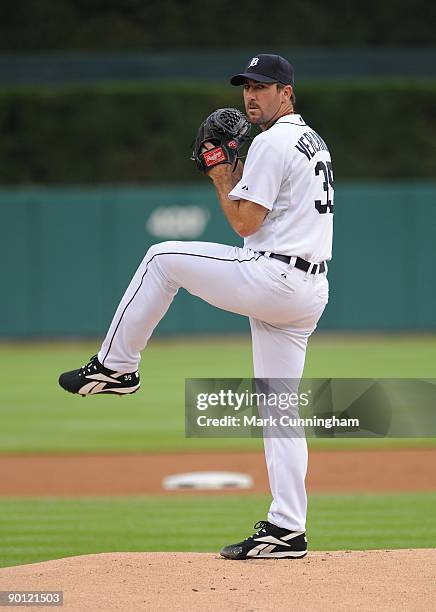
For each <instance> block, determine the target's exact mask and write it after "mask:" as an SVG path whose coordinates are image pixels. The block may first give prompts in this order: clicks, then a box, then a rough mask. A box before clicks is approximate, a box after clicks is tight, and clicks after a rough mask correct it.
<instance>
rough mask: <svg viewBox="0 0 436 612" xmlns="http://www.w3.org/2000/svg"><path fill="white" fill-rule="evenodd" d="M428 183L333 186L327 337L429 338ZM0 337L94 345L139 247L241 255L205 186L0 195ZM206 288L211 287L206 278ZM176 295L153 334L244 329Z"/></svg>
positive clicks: (435, 226) (432, 297)
mask: <svg viewBox="0 0 436 612" xmlns="http://www.w3.org/2000/svg"><path fill="white" fill-rule="evenodd" d="M435 204H436V182H380V183H375V182H374V183H369V182H362V183H357V182H350V183H346V182H345V183H341V184H337V185H336V193H335V241H334V257H333V260H332V262H331V264H330V270H329V280H330V287H331V293H330V303H329V305H328V307H327V309H326V312H325V314H324V316H323V318H322V320H321V322H320V325H319V328H320V329H324V330H357V331H359V330H360V331H361V330H403V329H404V330H426V329H435V328H436V283H435V276H436V275H435V271H434V258H435V257H434V256H435V244H436V240H435V238H436V205H435ZM0 214H1V232H0V234H1V242H0V244H1V257H0V269H1V278H2V299H1V301H0V337H2V338H45V337H49V338H50V337H87V336H101V335H102V334H104V332H105V330H106V328H107V326H108V325H109V323H110V321H111V318H112V315H113V313H114V310H115V307H116V306H117V304H118V301H119V299H120V298H121V296H122V294H123V292H124V289H125V288H126V287H127V285H128V283H129V281H130V278H131V276H132V275H133V273H134V271H135V269H136V267H137V265H138V263H139V262H140V261H141V259H142V258H143V256H144V254H145V252H146V251H147V248H148V247H149V246H150V245H151V244H153V243H156V242H162V241H165V240H193V241H195V240H201V241H211V242H222V243H226V244H235V245H241V244H242V239H241V238H239V237H238V236H237V235H236V234H234V232H233V231H232V230H231V229H230V227H229V226H228V224H227V221H226V220H225V218H224V216H223V214H222V212H221V210H220V207H219V204H218V202H217V200H216V197H215V194H214V190H213V188H212V186H211V185H209V184H208V183H206V182H205V184H204V185H200V184H192V185H189V184H186V183H184V184H180V185H174V184H171V185H159V186H153V187H134V186H131V187H129V186H125V187H120V186H117V187H107V186H106V187H95V188H78V187H74V188H73V187H71V188H41V189H37V188H28V189H27V188H26V189H18V188H14V189H2V190H0ZM211 282H213V278H211ZM248 329H249V327H248V322H247V320H246V319H245V318H244V317H241V316H238V315H234V314H231V313H227V312H223V311H220V310H218V309H215V308H213V307H211V306H209V305H208V304H206V303H204V302H202V301H201V300H200V299H198V298H194V297H192V296H190V295H189V294H188V293H187V292H186V291H184V290H181V291H179V294H178V295H177V297H176V299H175V302H174V303H173V305H172V306H171V308H170V311H169V312H168V314H167V316H166V317H165V319H164V320H163V321H162V322H161V323H160V324H159V326H158V329H157V333H159V334H171V333H178V334H195V333H203V332H212V333H221V332H239V331H248Z"/></svg>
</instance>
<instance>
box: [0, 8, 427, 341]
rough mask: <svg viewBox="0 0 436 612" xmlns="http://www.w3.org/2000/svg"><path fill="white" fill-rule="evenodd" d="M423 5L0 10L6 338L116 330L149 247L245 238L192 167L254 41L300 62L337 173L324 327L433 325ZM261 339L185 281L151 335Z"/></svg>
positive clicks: (306, 96)
mask: <svg viewBox="0 0 436 612" xmlns="http://www.w3.org/2000/svg"><path fill="white" fill-rule="evenodd" d="M429 6H430V5H429V3H428V2H425V1H424V0H417V1H416V2H414V3H412V4H410V3H406V2H403V1H401V0H391V1H390V2H387V3H385V4H383V5H380V4H379V3H378V2H375V0H370V1H368V2H366V3H365V6H364V7H362V5H361V4H359V3H349V2H344V1H340V0H338V1H333V2H329V3H328V4H326V3H323V2H319V1H314V2H311V3H307V2H306V1H304V0H297V1H295V2H293V3H290V4H289V3H288V4H286V3H283V2H279V1H277V0H271V1H270V2H269V3H268V5H265V3H260V2H247V1H245V0H242V1H241V2H238V3H236V4H235V3H233V2H229V1H227V0H224V1H222V2H220V3H207V5H205V3H204V2H200V1H197V0H192V1H188V2H184V3H180V2H178V1H176V0H166V1H160V2H157V1H153V0H152V1H149V2H142V1H139V0H117V2H114V1H113V0H105V1H104V2H103V1H102V0H58V1H57V2H56V3H53V2H49V0H20V1H19V2H15V3H3V4H2V6H1V8H0V126H1V140H0V185H1V187H0V218H1V224H0V225H1V230H0V231H1V242H0V244H1V252H2V256H1V258H0V271H1V277H2V286H3V299H2V300H1V303H0V337H2V338H7V339H16V338H20V339H29V338H32V339H35V338H36V339H38V338H58V337H61V338H68V337H70V338H83V337H95V336H100V335H102V334H104V332H105V330H106V328H107V326H108V324H109V322H110V320H111V318H112V314H113V311H114V308H115V306H116V305H117V303H118V301H119V299H120V297H121V295H122V293H123V291H124V289H125V287H126V286H127V284H128V282H129V279H130V277H131V275H132V274H133V272H134V270H135V269H136V267H137V265H138V263H139V261H140V260H141V259H142V257H143V255H144V253H145V251H146V250H147V248H148V247H149V246H150V245H151V244H153V243H155V242H160V241H163V240H171V239H181V240H207V241H216V242H223V243H228V244H241V243H242V240H241V239H239V237H238V236H236V235H235V234H234V233H233V232H232V230H231V229H230V228H229V226H228V225H227V223H226V221H225V219H224V218H223V215H222V213H221V212H220V210H219V206H218V204H217V201H216V198H215V196H214V191H213V189H212V187H211V185H210V184H209V181H208V180H207V179H205V178H204V177H202V176H200V175H199V174H198V173H197V171H196V169H195V167H194V164H193V162H191V161H190V159H189V157H190V152H191V144H192V141H193V139H194V136H195V133H196V130H197V127H198V125H199V123H200V122H201V121H202V120H203V118H204V117H205V116H206V115H207V114H209V113H210V112H211V111H212V110H214V109H215V108H218V107H220V106H227V105H232V106H238V107H240V108H243V104H242V98H241V95H242V92H241V90H240V88H233V87H231V86H230V85H229V83H228V77H229V75H232V74H234V73H235V72H237V71H239V70H241V69H242V68H243V67H244V65H245V64H246V62H247V60H248V59H249V58H250V57H251V56H253V55H255V54H256V53H259V52H274V53H280V54H282V55H284V56H285V57H287V58H288V59H289V60H290V61H291V62H292V63H293V65H294V67H295V72H296V85H295V92H296V96H297V111H298V112H300V113H301V114H302V115H303V116H304V118H305V120H306V122H307V123H308V124H309V125H311V126H312V127H313V128H314V129H315V130H317V131H318V132H319V133H320V134H321V135H322V136H323V138H324V139H325V140H326V141H327V143H328V144H329V148H330V151H331V153H332V157H333V162H334V171H335V188H336V205H335V245H334V258H333V261H332V263H331V267H330V281H331V287H332V294H331V301H330V304H329V306H328V309H327V310H326V312H325V314H324V316H323V318H322V320H321V322H320V326H319V327H320V329H322V330H329V331H350V330H351V331H353V330H356V331H366V330H376V331H382V332H384V331H403V330H407V331H425V332H427V331H434V329H435V326H436V286H435V282H434V278H435V274H434V271H433V260H434V255H435V248H434V244H435V236H436V206H435V197H436V113H435V108H436V105H435V101H436V98H435V94H436V40H435V34H434V28H433V24H432V20H431V19H428V17H427V13H428V10H427V9H428V8H429ZM204 332H212V333H223V332H248V324H247V321H246V320H245V319H244V318H243V317H240V316H237V315H232V314H229V313H225V312H221V311H218V310H216V309H212V308H211V307H209V306H208V305H207V304H204V303H202V302H201V301H200V300H197V299H194V298H191V297H190V296H189V295H187V294H186V292H185V291H183V290H182V291H180V292H179V295H178V296H177V298H176V301H175V304H174V305H173V307H172V308H171V309H170V312H169V313H168V315H167V316H166V318H165V319H164V321H162V323H161V324H160V325H159V327H158V330H157V334H161V335H162V334H165V335H169V334H170V335H172V334H189V335H191V334H195V333H204Z"/></svg>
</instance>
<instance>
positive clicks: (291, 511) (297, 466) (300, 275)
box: [98, 241, 328, 531]
mask: <svg viewBox="0 0 436 612" xmlns="http://www.w3.org/2000/svg"><path fill="white" fill-rule="evenodd" d="M180 287H183V288H185V289H186V290H187V291H189V293H191V294H192V295H196V296H198V297H200V298H202V299H203V300H205V301H206V302H209V303H210V304H212V305H213V306H217V307H218V308H222V309H224V310H228V311H230V312H235V313H238V314H241V315H246V316H248V317H249V318H250V325H251V334H252V345H253V365H254V376H255V377H256V378H286V379H297V380H299V379H300V378H301V376H302V373H303V368H304V359H305V354H306V346H307V341H308V338H309V336H310V335H311V333H312V332H313V331H314V329H315V327H316V324H317V322H318V320H319V318H320V316H321V314H322V312H323V310H324V307H325V305H326V303H327V301H328V281H327V278H326V275H325V274H306V273H305V272H302V271H301V270H298V269H296V268H293V267H291V266H288V265H287V264H285V263H283V262H281V261H278V260H276V259H270V258H269V257H265V256H262V255H260V254H259V253H257V252H255V251H252V250H251V249H246V248H238V247H231V246H225V245H221V244H215V243H208V242H175V241H174V242H173V241H171V242H163V243H160V244H156V245H154V246H152V247H151V248H150V249H149V250H148V251H147V253H146V255H145V257H144V259H143V261H142V263H141V264H140V266H139V268H138V270H137V271H136V273H135V275H134V276H133V279H132V281H131V283H130V285H129V286H128V288H127V290H126V292H125V294H124V296H123V298H122V300H121V302H120V305H119V306H118V309H117V311H116V313H115V316H114V318H113V321H112V323H111V326H110V328H109V331H108V333H107V336H106V338H105V340H104V341H103V344H102V347H101V350H100V352H99V354H98V359H99V361H100V362H101V363H102V364H103V365H104V366H105V367H107V368H109V369H112V370H116V371H118V372H133V371H135V370H136V369H137V368H138V365H139V361H140V353H141V351H142V350H143V349H144V348H145V346H146V344H147V341H148V339H149V338H150V336H151V334H152V333H153V330H154V328H155V327H156V325H157V324H158V323H159V321H160V320H161V319H162V317H163V316H164V315H165V313H166V312H167V310H168V308H169V306H170V304H171V302H172V300H173V298H174V296H175V295H176V293H177V291H178V289H179V288H180ZM264 448H265V456H266V463H267V468H268V476H269V482H270V487H271V493H272V496H273V501H272V504H271V507H270V510H269V513H268V520H269V521H270V522H271V523H273V524H274V525H277V526H278V527H283V528H285V529H290V530H293V531H304V530H305V522H306V510H307V496H306V489H305V477H306V471H307V444H306V440H305V439H304V438H298V437H296V438H291V437H281V438H265V439H264Z"/></svg>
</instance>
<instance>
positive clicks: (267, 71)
mask: <svg viewBox="0 0 436 612" xmlns="http://www.w3.org/2000/svg"><path fill="white" fill-rule="evenodd" d="M246 79H252V80H253V81H259V82H260V83H283V85H293V84H294V69H293V68H292V66H291V64H290V63H289V62H288V60H285V58H284V57H281V55H270V54H267V53H260V54H259V55H255V56H254V57H252V58H251V60H250V61H249V62H248V64H247V66H246V68H245V71H244V72H241V74H235V76H233V77H232V78H231V79H230V83H231V84H232V85H243V84H244V83H245V80H246Z"/></svg>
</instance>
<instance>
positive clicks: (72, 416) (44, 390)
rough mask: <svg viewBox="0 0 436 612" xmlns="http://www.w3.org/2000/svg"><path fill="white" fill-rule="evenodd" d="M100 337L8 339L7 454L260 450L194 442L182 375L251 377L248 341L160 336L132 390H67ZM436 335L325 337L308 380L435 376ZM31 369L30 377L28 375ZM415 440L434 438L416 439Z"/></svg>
mask: <svg viewBox="0 0 436 612" xmlns="http://www.w3.org/2000/svg"><path fill="white" fill-rule="evenodd" d="M96 349H97V342H95V343H92V344H91V343H65V344H62V343H52V344H50V343H47V344H3V345H0V371H1V372H2V376H3V379H4V380H5V381H7V384H5V385H4V386H3V390H2V400H1V411H0V414H1V428H0V452H1V453H8V454H10V453H38V452H44V453H47V452H53V453H54V452H60V453H82V452H133V451H157V450H160V451H171V450H203V449H209V450H212V449H222V450H226V449H254V448H260V447H261V441H259V440H247V439H233V440H231V439H205V440H201V439H186V438H185V437H184V381H185V378H201V377H212V378H215V377H222V378H224V377H229V378H230V377H239V376H241V377H248V376H250V375H251V352H250V342H249V339H248V338H245V337H241V338H229V339H217V338H208V339H202V340H201V339H200V340H195V341H194V340H193V341H190V342H187V341H184V340H178V341H156V342H154V343H152V344H151V345H150V347H149V348H148V349H147V350H146V351H144V354H143V359H142V364H141V375H142V389H141V390H140V392H138V393H137V394H135V395H134V396H131V397H127V398H126V397H124V398H118V397H111V396H110V397H108V396H98V397H92V398H89V397H88V398H80V397H78V396H73V395H70V394H67V393H65V392H64V391H62V390H61V389H60V388H59V387H58V384H57V378H58V375H59V373H60V372H62V371H64V370H68V369H73V368H76V367H79V366H80V365H82V364H83V363H85V362H86V361H87V360H88V358H89V356H90V355H92V354H93V353H94V352H96ZM435 364H436V336H429V337H424V336H422V337H407V336H386V337H378V336H373V337H371V336H368V337H366V338H365V337H346V336H322V335H318V336H316V335H315V337H314V338H313V339H312V341H311V343H310V346H309V351H308V356H307V362H306V369H305V375H306V376H308V377H383V376H385V377H399V378H401V377H421V378H424V377H428V378H430V377H432V376H433V375H434V366H435ZM24 372H25V377H24V376H23V373H24ZM310 443H311V444H312V445H315V446H324V447H326V446H327V447H332V445H333V446H339V445H342V446H349V445H350V444H351V445H353V446H357V445H367V444H376V445H380V444H385V445H387V444H389V445H395V444H404V441H398V440H381V441H380V440H360V441H353V440H340V441H334V440H327V441H326V440H311V441H310ZM406 443H407V445H408V446H410V445H418V444H419V445H421V444H424V445H431V444H433V443H434V440H432V439H431V438H427V439H425V440H423V441H421V440H414V439H408V440H407V441H406Z"/></svg>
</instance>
